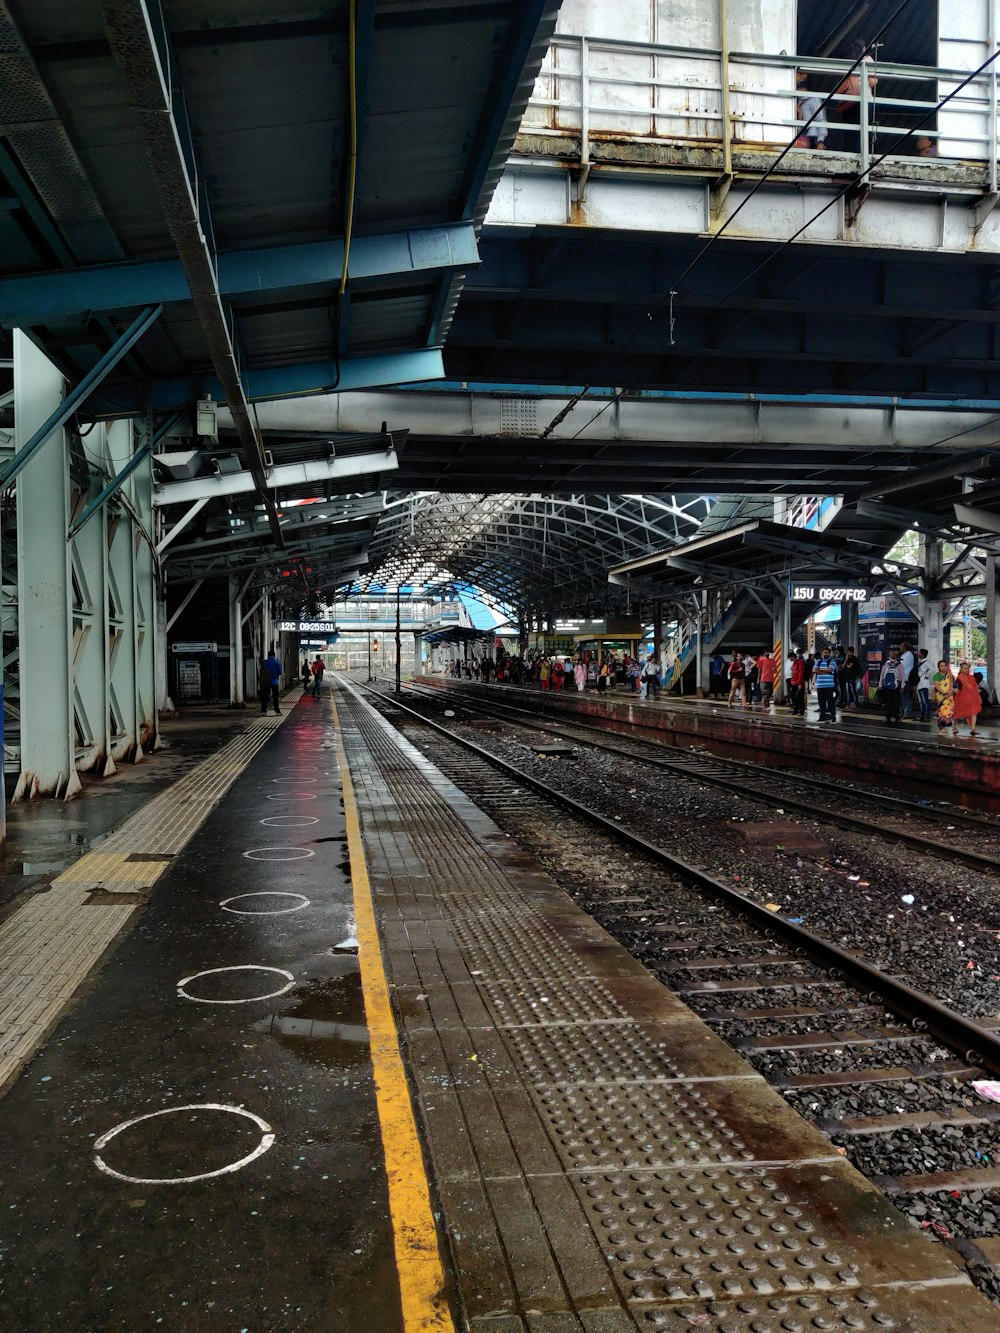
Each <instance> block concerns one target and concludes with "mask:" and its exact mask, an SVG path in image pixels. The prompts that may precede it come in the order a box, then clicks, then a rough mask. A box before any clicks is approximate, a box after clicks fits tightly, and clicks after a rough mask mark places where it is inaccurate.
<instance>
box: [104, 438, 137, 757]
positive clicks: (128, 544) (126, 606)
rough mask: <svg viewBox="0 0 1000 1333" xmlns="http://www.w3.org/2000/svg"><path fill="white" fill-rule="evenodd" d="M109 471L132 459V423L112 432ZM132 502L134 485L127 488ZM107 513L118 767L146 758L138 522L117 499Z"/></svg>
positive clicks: (113, 742)
mask: <svg viewBox="0 0 1000 1333" xmlns="http://www.w3.org/2000/svg"><path fill="white" fill-rule="evenodd" d="M107 448H108V466H109V469H110V471H111V472H112V474H114V473H117V472H118V471H119V470H120V469H121V468H123V467H124V466H125V464H126V463H127V462H128V460H129V459H130V458H131V457H132V423H131V422H129V421H116V422H114V423H113V424H112V425H110V426H109V427H108V439H107ZM122 489H123V491H124V495H125V497H126V498H127V499H129V500H131V486H130V484H129V482H126V483H125V486H124V487H123V488H122ZM108 504H109V505H110V506H111V507H110V508H109V509H108V511H107V534H108V555H107V560H108V617H109V622H110V621H111V620H112V618H113V619H114V623H115V628H114V633H109V634H108V636H107V639H108V703H109V707H110V717H111V725H110V732H111V736H110V739H111V756H112V758H113V759H115V760H116V761H119V762H122V761H124V762H128V761H129V760H132V759H137V758H138V759H141V758H142V755H141V754H140V744H139V731H140V728H139V720H138V706H137V682H136V665H137V660H136V624H137V622H138V620H139V608H138V606H137V599H136V579H135V555H136V546H135V541H136V536H137V532H136V525H135V520H134V519H133V518H132V515H131V514H130V513H129V511H128V509H126V508H125V506H124V505H121V504H118V503H116V502H115V499H114V498H112V499H111V500H109V502H108Z"/></svg>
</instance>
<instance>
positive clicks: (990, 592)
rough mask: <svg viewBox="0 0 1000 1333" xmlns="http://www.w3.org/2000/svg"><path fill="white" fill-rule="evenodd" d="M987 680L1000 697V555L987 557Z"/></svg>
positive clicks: (991, 689)
mask: <svg viewBox="0 0 1000 1333" xmlns="http://www.w3.org/2000/svg"><path fill="white" fill-rule="evenodd" d="M986 682H987V685H988V686H989V689H990V691H991V693H992V692H993V691H998V697H1000V557H998V556H995V555H988V556H987V557H986Z"/></svg>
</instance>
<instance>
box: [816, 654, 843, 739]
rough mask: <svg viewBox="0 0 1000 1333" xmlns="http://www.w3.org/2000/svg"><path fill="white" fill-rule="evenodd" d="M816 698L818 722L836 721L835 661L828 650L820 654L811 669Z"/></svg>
mask: <svg viewBox="0 0 1000 1333" xmlns="http://www.w3.org/2000/svg"><path fill="white" fill-rule="evenodd" d="M813 676H814V679H815V681H816V698H817V700H818V702H819V720H820V721H821V722H836V720H837V659H836V658H835V657H834V655H833V653H831V652H830V651H829V650H828V651H826V652H823V653H820V655H819V657H817V659H816V665H815V667H814V668H813Z"/></svg>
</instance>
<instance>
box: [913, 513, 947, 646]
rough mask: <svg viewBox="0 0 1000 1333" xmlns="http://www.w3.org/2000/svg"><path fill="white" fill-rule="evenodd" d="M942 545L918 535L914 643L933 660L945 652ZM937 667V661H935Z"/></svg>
mask: <svg viewBox="0 0 1000 1333" xmlns="http://www.w3.org/2000/svg"><path fill="white" fill-rule="evenodd" d="M941 565H942V549H941V542H940V541H939V540H937V539H935V538H933V537H925V536H924V535H923V533H921V535H920V567H921V569H922V571H923V573H922V574H921V577H920V593H919V596H918V599H917V614H918V615H919V617H920V621H921V623H920V627H919V629H918V631H917V644H915V645H914V651H916V648H917V647H920V648H926V649H927V656H928V657H929V658H930V660H931V661H932V662H934V663H935V664H936V663H937V662H939V661H940V659H941V658H942V657H947V656H948V645H947V643H946V641H945V634H944V618H945V612H944V609H943V604H942V600H941V593H940V589H939V587H938V584H939V583H940V581H941ZM935 669H936V665H935Z"/></svg>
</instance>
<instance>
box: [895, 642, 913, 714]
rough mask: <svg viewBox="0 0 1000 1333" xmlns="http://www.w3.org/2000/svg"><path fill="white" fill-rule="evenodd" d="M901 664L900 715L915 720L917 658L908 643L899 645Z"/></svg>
mask: <svg viewBox="0 0 1000 1333" xmlns="http://www.w3.org/2000/svg"><path fill="white" fill-rule="evenodd" d="M899 665H900V667H901V668H902V671H903V679H902V682H901V683H900V687H899V716H900V717H903V718H906V719H907V720H908V721H910V722H912V721H913V691H914V689H915V688H916V684H917V659H916V658H915V657H914V655H913V649H912V648H911V647H910V645H909V644H908V643H905V642H904V643H901V644H900V645H899Z"/></svg>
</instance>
